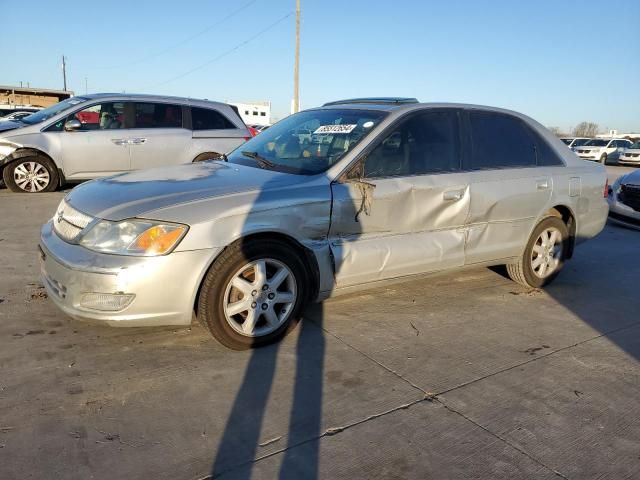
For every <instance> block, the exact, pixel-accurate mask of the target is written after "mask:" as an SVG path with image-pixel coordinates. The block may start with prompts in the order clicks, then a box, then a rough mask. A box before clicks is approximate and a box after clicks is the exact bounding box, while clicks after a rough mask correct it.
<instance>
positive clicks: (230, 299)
mask: <svg viewBox="0 0 640 480" xmlns="http://www.w3.org/2000/svg"><path fill="white" fill-rule="evenodd" d="M306 272H307V270H306V268H305V264H304V263H303V261H302V260H301V259H300V257H299V256H298V255H297V254H296V253H295V252H293V251H292V249H291V247H290V246H288V245H286V244H284V243H282V242H279V241H269V242H265V241H261V240H249V241H246V242H237V243H235V244H233V245H231V246H229V247H228V248H227V249H226V250H225V251H224V252H223V253H222V254H221V255H220V257H219V258H218V259H217V260H216V261H215V262H214V263H213V265H212V266H211V268H210V269H209V271H208V272H207V275H206V276H205V279H204V281H203V283H202V288H201V291H200V297H199V300H198V317H199V319H200V321H201V322H202V323H203V324H204V325H205V326H206V327H207V328H208V330H209V332H210V333H211V335H213V337H214V338H215V339H216V340H218V341H219V342H220V343H221V344H222V345H224V346H225V347H228V348H231V349H233V350H246V349H249V348H256V347H261V346H263V345H267V344H269V343H273V342H275V341H277V340H279V339H281V338H282V337H284V336H285V335H286V334H287V333H288V332H289V331H290V330H291V329H292V328H293V327H294V326H295V325H296V324H297V322H298V316H299V313H300V310H301V308H302V306H303V304H304V300H305V299H306V293H307V292H306V289H307V285H308V282H307V279H306V277H307V273H306Z"/></svg>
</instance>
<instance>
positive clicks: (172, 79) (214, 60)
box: [143, 12, 295, 89]
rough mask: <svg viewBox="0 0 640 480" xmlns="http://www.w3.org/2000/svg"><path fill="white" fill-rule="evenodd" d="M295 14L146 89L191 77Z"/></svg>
mask: <svg viewBox="0 0 640 480" xmlns="http://www.w3.org/2000/svg"><path fill="white" fill-rule="evenodd" d="M294 13H295V12H289V13H287V14H286V15H285V16H283V17H281V18H280V19H278V20H276V21H275V22H273V23H272V24H270V25H269V26H267V27H265V28H263V29H262V30H260V31H259V32H258V33H256V34H255V35H253V36H252V37H249V38H248V39H246V40H245V41H243V42H241V43H239V44H238V45H236V46H235V47H233V48H230V49H229V50H227V51H225V52H224V53H221V54H220V55H218V56H217V57H215V58H212V59H211V60H208V61H207V62H205V63H203V64H201V65H198V66H197V67H194V68H192V69H191V70H187V71H186V72H184V73H181V74H180V75H177V76H175V77H172V78H170V79H168V80H165V81H163V82H160V83H156V84H153V85H149V86H148V87H146V88H155V87H160V86H162V85H166V84H167V83H170V82H173V81H175V80H178V79H180V78H183V77H186V76H187V75H191V74H192V73H193V72H196V71H198V70H201V69H203V68H204V67H208V66H209V65H211V64H212V63H214V62H217V61H218V60H220V59H222V58H223V57H226V56H227V55H229V54H230V53H233V52H235V51H236V50H239V49H240V48H242V47H244V46H245V45H246V44H248V43H251V42H252V41H253V40H255V39H256V38H258V37H260V36H261V35H263V34H265V33H267V32H268V31H269V30H272V29H273V28H275V27H276V26H278V25H279V24H280V23H282V22H284V21H285V20H286V19H287V18H289V17H290V16H291V15H293V14H294ZM143 89H144V88H143Z"/></svg>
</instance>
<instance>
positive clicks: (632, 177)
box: [620, 170, 640, 185]
mask: <svg viewBox="0 0 640 480" xmlns="http://www.w3.org/2000/svg"><path fill="white" fill-rule="evenodd" d="M620 183H623V184H624V185H628V184H631V185H640V170H634V171H633V172H631V173H627V174H626V175H625V176H624V177H622V180H621V182H620Z"/></svg>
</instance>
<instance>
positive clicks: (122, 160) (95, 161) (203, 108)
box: [0, 94, 251, 193]
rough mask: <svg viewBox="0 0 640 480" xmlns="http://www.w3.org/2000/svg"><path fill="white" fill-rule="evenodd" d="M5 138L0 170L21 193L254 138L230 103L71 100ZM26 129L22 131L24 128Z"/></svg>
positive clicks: (215, 151)
mask: <svg viewBox="0 0 640 480" xmlns="http://www.w3.org/2000/svg"><path fill="white" fill-rule="evenodd" d="M5 123H9V124H14V123H15V124H17V126H16V127H14V129H13V130H11V131H5V132H3V133H1V134H0V170H1V173H2V177H3V179H4V182H5V184H6V185H7V187H8V188H10V189H11V190H13V191H15V192H28V193H34V192H50V191H53V190H55V189H56V188H57V187H58V186H60V185H62V184H63V183H64V182H65V181H66V180H87V179H92V178H98V177H104V176H107V175H113V174H115V173H122V172H127V171H130V170H138V169H141V168H149V167H155V166H163V165H175V164H181V163H190V162H197V161H201V160H206V159H211V158H217V157H218V156H220V155H221V154H225V153H227V152H230V151H231V150H233V149H234V148H235V147H237V146H238V145H240V144H241V143H243V142H245V141H246V140H248V139H249V138H250V137H251V134H250V133H249V131H248V130H247V127H246V126H245V124H244V122H243V121H242V120H241V119H240V116H239V115H237V114H236V113H235V111H234V110H233V109H232V108H231V107H230V106H229V105H226V104H224V103H218V102H210V101H206V100H194V99H189V98H177V97H162V96H154V95H132V94H126V95H124V94H123V95H117V94H93V95H84V96H82V97H72V98H70V99H68V100H65V101H63V102H60V103H58V104H56V105H54V106H52V107H49V108H47V109H44V110H41V111H39V112H36V113H34V114H32V115H29V116H28V117H24V118H22V119H20V120H18V121H16V122H5ZM20 127H21V128H20Z"/></svg>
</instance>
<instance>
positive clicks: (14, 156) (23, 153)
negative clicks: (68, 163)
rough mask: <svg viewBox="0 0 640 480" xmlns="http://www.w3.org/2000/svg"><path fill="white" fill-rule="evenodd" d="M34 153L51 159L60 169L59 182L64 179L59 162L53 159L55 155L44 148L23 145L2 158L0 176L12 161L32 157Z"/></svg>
mask: <svg viewBox="0 0 640 480" xmlns="http://www.w3.org/2000/svg"><path fill="white" fill-rule="evenodd" d="M34 155H37V156H41V157H45V158H47V159H49V160H50V161H51V163H53V165H54V166H55V167H56V169H57V170H58V178H59V180H58V181H59V182H61V181H62V179H63V178H64V176H63V175H62V169H61V168H60V166H59V165H58V164H57V162H56V161H55V160H54V159H53V157H51V155H49V154H48V153H47V152H45V151H43V150H40V149H38V148H33V147H21V148H18V149H17V150H16V151H15V152H13V153H11V154H10V155H7V156H6V157H4V158H3V159H2V160H0V177H2V172H3V170H4V169H5V168H6V167H7V165H9V164H10V163H12V162H15V161H16V160H20V159H21V158H25V157H32V156H34ZM60 185H62V184H61V183H60Z"/></svg>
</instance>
